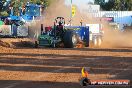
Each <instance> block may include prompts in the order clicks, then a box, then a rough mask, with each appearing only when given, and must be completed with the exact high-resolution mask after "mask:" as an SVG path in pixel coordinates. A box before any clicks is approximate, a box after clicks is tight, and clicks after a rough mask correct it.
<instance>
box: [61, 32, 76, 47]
mask: <svg viewBox="0 0 132 88" xmlns="http://www.w3.org/2000/svg"><path fill="white" fill-rule="evenodd" d="M63 42H64V47H66V48H74V47H75V46H76V44H77V43H78V36H77V34H76V33H75V32H74V31H72V30H67V31H66V32H65V34H64V37H63Z"/></svg>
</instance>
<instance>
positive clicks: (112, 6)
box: [94, 0, 132, 11]
mask: <svg viewBox="0 0 132 88" xmlns="http://www.w3.org/2000/svg"><path fill="white" fill-rule="evenodd" d="M94 3H95V4H99V5H100V7H101V9H102V10H105V11H132V0H108V1H107V2H105V0H95V2H94Z"/></svg>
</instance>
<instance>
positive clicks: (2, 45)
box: [0, 40, 10, 47]
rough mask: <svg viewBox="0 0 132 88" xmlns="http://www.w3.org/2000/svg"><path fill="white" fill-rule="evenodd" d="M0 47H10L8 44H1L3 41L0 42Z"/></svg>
mask: <svg viewBox="0 0 132 88" xmlns="http://www.w3.org/2000/svg"><path fill="white" fill-rule="evenodd" d="M0 46H1V47H10V44H9V43H7V42H3V41H1V40H0Z"/></svg>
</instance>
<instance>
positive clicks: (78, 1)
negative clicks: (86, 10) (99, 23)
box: [65, 0, 94, 6]
mask: <svg viewBox="0 0 132 88" xmlns="http://www.w3.org/2000/svg"><path fill="white" fill-rule="evenodd" d="M72 1H73V4H76V5H78V6H79V5H83V4H87V3H88V2H94V0H72ZM65 3H66V4H70V3H71V0H65Z"/></svg>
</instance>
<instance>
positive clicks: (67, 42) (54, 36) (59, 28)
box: [35, 17, 80, 48]
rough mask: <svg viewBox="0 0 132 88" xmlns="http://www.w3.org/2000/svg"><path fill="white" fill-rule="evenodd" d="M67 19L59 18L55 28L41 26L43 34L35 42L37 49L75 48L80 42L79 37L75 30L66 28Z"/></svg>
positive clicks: (56, 20)
mask: <svg viewBox="0 0 132 88" xmlns="http://www.w3.org/2000/svg"><path fill="white" fill-rule="evenodd" d="M64 25H65V19H64V18H63V17H57V18H56V19H55V22H54V26H53V27H45V29H44V28H43V25H41V34H40V35H39V36H38V40H37V41H35V47H36V48H37V47H39V46H46V47H54V48H55V47H65V48H74V47H75V46H76V44H77V43H78V42H79V41H80V39H79V35H78V34H77V33H76V31H74V29H73V28H72V29H70V28H66V27H65V26H64Z"/></svg>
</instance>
